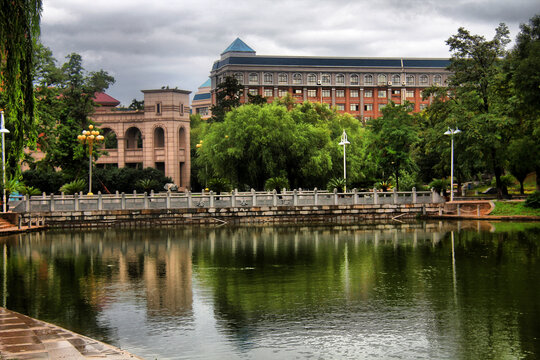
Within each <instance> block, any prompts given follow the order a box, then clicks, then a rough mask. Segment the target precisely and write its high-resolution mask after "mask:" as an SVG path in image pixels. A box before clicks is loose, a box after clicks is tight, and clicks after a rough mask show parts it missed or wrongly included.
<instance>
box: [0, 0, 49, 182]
mask: <svg viewBox="0 0 540 360" xmlns="http://www.w3.org/2000/svg"><path fill="white" fill-rule="evenodd" d="M41 9H42V1H41V0H24V1H23V0H1V1H0V86H1V87H2V92H1V93H0V94H1V97H0V108H2V109H5V112H6V127H7V128H8V129H9V130H10V136H9V139H8V141H9V142H8V146H7V147H6V149H8V150H7V152H8V156H7V158H8V163H9V165H10V166H9V168H10V169H11V170H13V171H14V172H17V173H18V172H19V171H20V160H21V159H22V157H23V150H24V148H25V147H27V146H29V145H30V146H32V145H33V143H34V142H35V140H36V136H37V133H36V129H35V125H36V121H35V118H34V92H33V81H32V79H33V78H32V75H33V49H34V45H35V41H36V39H37V37H38V36H39V32H40V28H39V22H40V17H41Z"/></svg>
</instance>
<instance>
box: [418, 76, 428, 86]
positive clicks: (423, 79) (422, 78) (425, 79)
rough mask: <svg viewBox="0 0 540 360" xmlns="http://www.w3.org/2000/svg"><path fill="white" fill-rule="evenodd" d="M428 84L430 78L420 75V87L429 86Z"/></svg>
mask: <svg viewBox="0 0 540 360" xmlns="http://www.w3.org/2000/svg"><path fill="white" fill-rule="evenodd" d="M427 84H428V76H427V75H420V85H427Z"/></svg>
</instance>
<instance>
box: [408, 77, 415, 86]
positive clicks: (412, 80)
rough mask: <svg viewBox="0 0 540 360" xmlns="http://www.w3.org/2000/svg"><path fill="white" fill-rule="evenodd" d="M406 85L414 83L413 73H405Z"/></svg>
mask: <svg viewBox="0 0 540 360" xmlns="http://www.w3.org/2000/svg"><path fill="white" fill-rule="evenodd" d="M407 85H414V75H407Z"/></svg>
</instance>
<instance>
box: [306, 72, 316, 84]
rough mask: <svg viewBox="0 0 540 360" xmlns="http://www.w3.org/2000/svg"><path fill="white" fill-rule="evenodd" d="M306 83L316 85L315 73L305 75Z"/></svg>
mask: <svg viewBox="0 0 540 360" xmlns="http://www.w3.org/2000/svg"><path fill="white" fill-rule="evenodd" d="M307 83H308V85H317V75H315V74H309V75H308V76H307Z"/></svg>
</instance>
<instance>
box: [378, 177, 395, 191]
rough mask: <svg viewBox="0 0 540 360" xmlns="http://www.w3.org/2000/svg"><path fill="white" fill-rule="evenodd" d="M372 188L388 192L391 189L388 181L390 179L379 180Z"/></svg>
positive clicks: (390, 183)
mask: <svg viewBox="0 0 540 360" xmlns="http://www.w3.org/2000/svg"><path fill="white" fill-rule="evenodd" d="M374 186H375V188H376V189H377V190H382V191H388V190H390V189H391V188H392V181H390V179H389V180H381V181H379V182H376V183H375V185H374Z"/></svg>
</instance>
